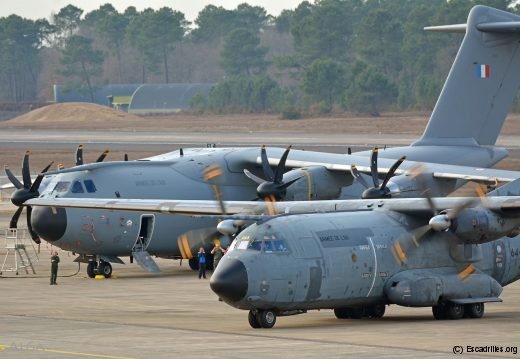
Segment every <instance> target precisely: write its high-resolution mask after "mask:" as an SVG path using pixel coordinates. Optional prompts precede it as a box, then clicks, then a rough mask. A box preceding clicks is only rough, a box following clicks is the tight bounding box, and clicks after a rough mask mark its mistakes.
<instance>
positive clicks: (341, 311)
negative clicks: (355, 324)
mask: <svg viewBox="0 0 520 359" xmlns="http://www.w3.org/2000/svg"><path fill="white" fill-rule="evenodd" d="M334 315H335V316H336V318H338V319H348V318H350V308H335V309H334Z"/></svg>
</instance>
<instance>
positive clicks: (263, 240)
mask: <svg viewBox="0 0 520 359" xmlns="http://www.w3.org/2000/svg"><path fill="white" fill-rule="evenodd" d="M248 229H249V228H248ZM248 229H246V230H244V231H243V232H242V233H241V234H240V235H239V236H238V237H237V238H236V240H235V241H234V242H233V244H232V246H231V247H232V250H233V249H241V250H254V251H262V252H265V253H285V252H288V251H289V250H288V248H287V245H286V243H285V240H283V239H282V238H280V237H279V236H278V235H275V234H272V233H271V234H265V235H261V234H260V233H258V231H256V232H255V231H253V230H248Z"/></svg>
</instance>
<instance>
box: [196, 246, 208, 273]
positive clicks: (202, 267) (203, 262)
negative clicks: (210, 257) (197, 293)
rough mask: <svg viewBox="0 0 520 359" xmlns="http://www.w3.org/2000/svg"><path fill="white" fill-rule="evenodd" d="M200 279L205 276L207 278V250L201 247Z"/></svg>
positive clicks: (199, 254) (199, 255)
mask: <svg viewBox="0 0 520 359" xmlns="http://www.w3.org/2000/svg"><path fill="white" fill-rule="evenodd" d="M198 257H199V279H200V278H202V277H204V279H206V252H204V248H202V247H200V249H199V253H198Z"/></svg>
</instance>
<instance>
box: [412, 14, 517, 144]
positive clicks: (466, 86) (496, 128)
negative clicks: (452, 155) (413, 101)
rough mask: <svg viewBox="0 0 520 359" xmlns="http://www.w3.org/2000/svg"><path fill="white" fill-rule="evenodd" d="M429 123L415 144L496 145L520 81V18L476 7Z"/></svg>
mask: <svg viewBox="0 0 520 359" xmlns="http://www.w3.org/2000/svg"><path fill="white" fill-rule="evenodd" d="M425 30H428V31H443V32H464V31H465V32H466V35H465V36H464V39H463V41H462V44H461V46H460V48H459V51H458V53H457V56H456V58H455V61H454V63H453V65H452V67H451V70H450V72H449V74H448V78H447V79H446V82H445V84H444V87H443V89H442V91H441V94H440V96H439V99H438V100H437V103H436V105H435V108H434V110H433V113H432V115H431V117H430V120H429V122H428V126H427V127H426V130H425V131H424V133H423V135H422V137H421V138H420V139H419V140H418V141H417V142H415V143H414V144H413V145H414V146H422V145H473V146H475V145H494V144H495V142H496V140H497V137H498V135H499V133H500V130H501V128H502V125H503V123H504V121H505V119H506V116H507V113H508V112H509V109H510V107H511V104H512V103H513V100H514V98H515V96H516V93H517V90H518V86H519V85H520V42H519V41H520V16H517V15H514V14H511V13H508V12H505V11H501V10H497V9H494V8H490V7H487V6H481V5H479V6H475V7H473V9H472V10H471V12H470V13H469V16H468V21H467V24H457V25H447V26H434V27H427V28H425Z"/></svg>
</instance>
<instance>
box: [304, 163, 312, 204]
mask: <svg viewBox="0 0 520 359" xmlns="http://www.w3.org/2000/svg"><path fill="white" fill-rule="evenodd" d="M302 171H303V174H304V175H305V176H306V177H307V200H309V201H310V200H311V199H312V198H311V196H312V179H311V174H310V173H309V171H307V170H304V169H302Z"/></svg>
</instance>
